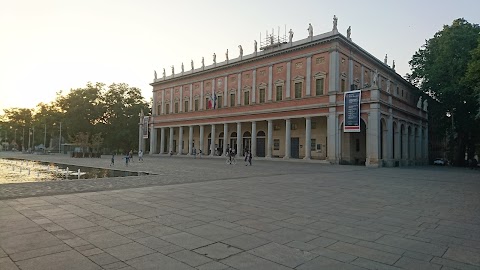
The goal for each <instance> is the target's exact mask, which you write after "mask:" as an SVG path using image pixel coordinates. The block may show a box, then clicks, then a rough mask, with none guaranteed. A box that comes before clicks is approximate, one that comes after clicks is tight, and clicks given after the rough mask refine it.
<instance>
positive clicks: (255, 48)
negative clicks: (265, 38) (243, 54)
mask: <svg viewBox="0 0 480 270" xmlns="http://www.w3.org/2000/svg"><path fill="white" fill-rule="evenodd" d="M253 51H254V52H257V41H256V40H254V41H253Z"/></svg>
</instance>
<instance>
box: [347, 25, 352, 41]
mask: <svg viewBox="0 0 480 270" xmlns="http://www.w3.org/2000/svg"><path fill="white" fill-rule="evenodd" d="M351 36H352V27H351V26H349V27H348V28H347V39H348V40H352V37H351Z"/></svg>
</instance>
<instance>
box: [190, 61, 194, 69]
mask: <svg viewBox="0 0 480 270" xmlns="http://www.w3.org/2000/svg"><path fill="white" fill-rule="evenodd" d="M190 65H191V66H192V70H194V67H193V59H192V60H190Z"/></svg>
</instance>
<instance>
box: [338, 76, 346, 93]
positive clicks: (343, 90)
mask: <svg viewBox="0 0 480 270" xmlns="http://www.w3.org/2000/svg"><path fill="white" fill-rule="evenodd" d="M340 89H341V91H342V92H345V90H347V81H346V80H345V79H342V81H341V84H340Z"/></svg>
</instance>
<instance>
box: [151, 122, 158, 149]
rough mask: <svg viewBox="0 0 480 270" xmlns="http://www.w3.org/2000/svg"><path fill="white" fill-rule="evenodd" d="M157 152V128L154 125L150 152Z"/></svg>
mask: <svg viewBox="0 0 480 270" xmlns="http://www.w3.org/2000/svg"><path fill="white" fill-rule="evenodd" d="M156 153H157V129H155V128H154V127H153V125H152V127H151V128H150V154H156Z"/></svg>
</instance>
